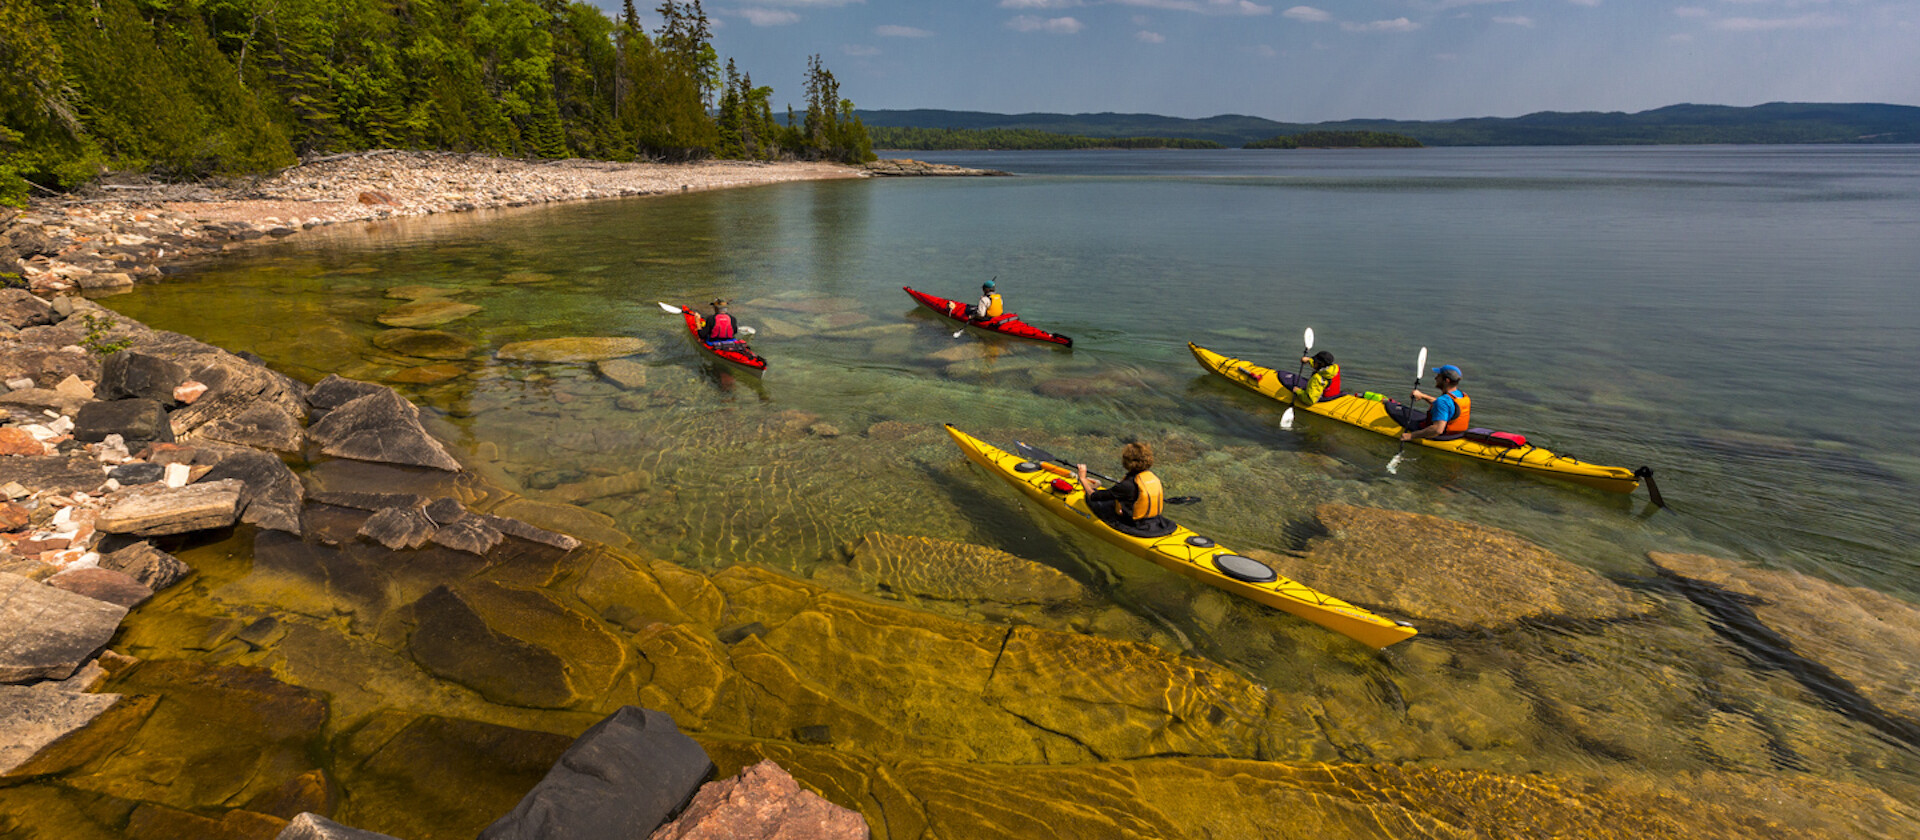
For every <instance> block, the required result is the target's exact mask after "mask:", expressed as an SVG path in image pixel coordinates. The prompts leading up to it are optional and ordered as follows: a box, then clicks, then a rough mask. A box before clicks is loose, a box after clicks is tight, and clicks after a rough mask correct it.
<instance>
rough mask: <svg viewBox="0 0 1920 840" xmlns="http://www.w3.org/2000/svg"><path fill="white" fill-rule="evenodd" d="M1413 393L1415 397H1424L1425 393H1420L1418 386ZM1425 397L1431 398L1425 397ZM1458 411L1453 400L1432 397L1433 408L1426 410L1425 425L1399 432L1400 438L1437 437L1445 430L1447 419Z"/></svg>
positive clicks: (1419, 438)
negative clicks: (1409, 430)
mask: <svg viewBox="0 0 1920 840" xmlns="http://www.w3.org/2000/svg"><path fill="white" fill-rule="evenodd" d="M1413 393H1414V394H1415V395H1416V396H1417V397H1426V395H1425V394H1421V393H1420V389H1418V388H1415V389H1414V391H1413ZM1427 399H1433V398H1431V397H1427ZM1459 412H1460V409H1459V408H1458V407H1457V406H1455V405H1454V402H1453V400H1446V401H1441V400H1437V399H1434V400H1433V408H1431V409H1429V410H1428V411H1427V425H1425V426H1423V427H1421V428H1418V429H1415V430H1413V431H1411V432H1403V433H1401V435H1400V439H1401V440H1424V439H1426V438H1433V437H1439V436H1440V434H1441V433H1442V432H1443V431H1445V430H1446V428H1447V421H1449V420H1452V419H1453V417H1454V415H1455V414H1458V413H1459Z"/></svg>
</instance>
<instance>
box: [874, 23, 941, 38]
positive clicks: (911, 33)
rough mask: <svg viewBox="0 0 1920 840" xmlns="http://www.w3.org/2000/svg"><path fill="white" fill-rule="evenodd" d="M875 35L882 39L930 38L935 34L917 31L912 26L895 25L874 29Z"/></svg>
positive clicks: (922, 30) (921, 30)
mask: <svg viewBox="0 0 1920 840" xmlns="http://www.w3.org/2000/svg"><path fill="white" fill-rule="evenodd" d="M873 34H875V35H878V36H880V37H882V38H930V37H932V36H933V33H931V32H928V31H927V30H925V29H915V28H913V27H911V26H894V25H893V24H887V25H885V26H876V27H874V28H873Z"/></svg>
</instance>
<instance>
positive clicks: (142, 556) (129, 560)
mask: <svg viewBox="0 0 1920 840" xmlns="http://www.w3.org/2000/svg"><path fill="white" fill-rule="evenodd" d="M100 568H102V569H112V570H114V571H116V572H121V573H124V574H125V575H127V576H128V577H130V578H133V579H134V580H137V581H139V582H140V583H141V584H143V585H145V586H146V587H147V588H148V589H151V590H153V591H155V592H159V591H160V590H162V589H165V588H167V587H169V586H172V585H174V584H175V583H178V582H179V581H180V579H181V578H184V577H186V576H187V575H190V574H193V569H192V568H191V567H189V566H188V565H187V564H185V563H182V562H180V561H179V560H178V559H175V558H174V556H173V555H171V554H168V553H166V552H164V551H161V550H160V549H157V548H154V547H153V543H150V542H146V541H145V540H142V541H140V542H137V543H134V544H133V545H130V546H127V547H126V548H123V549H120V550H119V551H114V552H110V553H107V554H102V555H100Z"/></svg>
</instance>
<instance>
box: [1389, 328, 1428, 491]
mask: <svg viewBox="0 0 1920 840" xmlns="http://www.w3.org/2000/svg"><path fill="white" fill-rule="evenodd" d="M1426 375H1427V348H1425V347H1422V348H1420V358H1418V359H1415V360H1414V362H1413V387H1414V390H1416V391H1417V390H1419V389H1420V379H1421V378H1422V377H1424V376H1426ZM1407 408H1408V410H1412V408H1413V404H1412V403H1411V402H1409V403H1408V404H1407ZM1406 456H1407V439H1406V438H1400V451H1398V452H1395V453H1393V460H1391V461H1388V462H1387V472H1389V473H1393V474H1396V475H1397V474H1399V472H1400V459H1402V458H1405V457H1406Z"/></svg>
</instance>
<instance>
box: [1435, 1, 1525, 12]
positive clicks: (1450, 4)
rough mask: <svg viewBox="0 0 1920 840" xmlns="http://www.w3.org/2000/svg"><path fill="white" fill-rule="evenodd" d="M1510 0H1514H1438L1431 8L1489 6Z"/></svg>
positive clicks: (1438, 9) (1443, 9)
mask: <svg viewBox="0 0 1920 840" xmlns="http://www.w3.org/2000/svg"><path fill="white" fill-rule="evenodd" d="M1512 2H1514V0H1440V2H1438V3H1435V4H1433V8H1434V9H1435V10H1436V11H1442V12H1444V11H1446V10H1448V9H1458V8H1460V7H1461V6H1489V5H1492V4H1494V3H1512Z"/></svg>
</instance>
